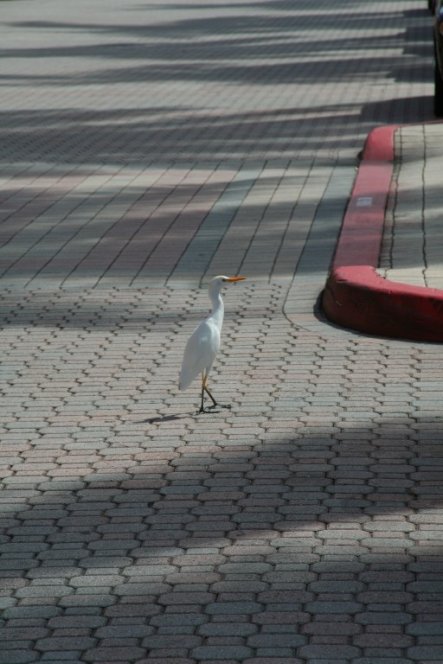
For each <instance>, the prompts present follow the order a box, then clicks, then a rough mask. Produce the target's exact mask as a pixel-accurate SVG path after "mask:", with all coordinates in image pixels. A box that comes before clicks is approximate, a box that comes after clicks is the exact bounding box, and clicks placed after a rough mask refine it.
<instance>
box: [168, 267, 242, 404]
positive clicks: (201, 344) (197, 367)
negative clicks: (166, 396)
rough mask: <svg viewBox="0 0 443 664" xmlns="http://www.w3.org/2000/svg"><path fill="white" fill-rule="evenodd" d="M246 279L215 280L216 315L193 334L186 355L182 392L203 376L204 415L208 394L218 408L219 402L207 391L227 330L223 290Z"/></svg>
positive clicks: (211, 293)
mask: <svg viewBox="0 0 443 664" xmlns="http://www.w3.org/2000/svg"><path fill="white" fill-rule="evenodd" d="M242 279H244V277H239V276H236V277H225V276H224V275H220V276H217V277H214V278H213V279H212V280H211V282H210V284H209V289H208V292H209V298H210V300H211V303H212V311H211V313H210V314H209V316H207V318H205V319H204V320H203V321H202V322H201V323H200V324H199V325H197V327H196V328H195V330H194V331H193V333H192V334H191V336H190V337H189V339H188V342H187V344H186V347H185V351H184V353H183V362H182V367H181V371H180V378H179V389H180V390H186V388H187V387H189V385H190V384H191V383H192V381H193V380H194V378H196V377H197V376H198V375H201V376H202V392H201V407H200V411H199V412H204V408H203V398H204V392H205V391H206V392H207V394H209V396H210V398H211V399H212V401H213V402H214V405H216V402H215V399H214V398H213V397H212V395H211V393H210V392H209V390H208V389H207V387H206V381H207V377H208V374H209V372H210V370H211V367H212V365H213V363H214V360H215V357H216V355H217V352H218V351H219V349H220V336H221V329H222V326H223V316H224V307H223V299H222V297H221V295H220V290H221V287H222V286H223V284H224V283H225V282H234V281H240V280H242Z"/></svg>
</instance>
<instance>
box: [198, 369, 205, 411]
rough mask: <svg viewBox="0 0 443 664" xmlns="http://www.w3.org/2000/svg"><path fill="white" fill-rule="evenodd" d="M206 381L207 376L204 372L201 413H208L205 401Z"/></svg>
mask: <svg viewBox="0 0 443 664" xmlns="http://www.w3.org/2000/svg"><path fill="white" fill-rule="evenodd" d="M205 382H206V377H205V374H204V373H202V389H201V401H200V410H199V411H198V412H199V413H206V410H205V406H204V402H205Z"/></svg>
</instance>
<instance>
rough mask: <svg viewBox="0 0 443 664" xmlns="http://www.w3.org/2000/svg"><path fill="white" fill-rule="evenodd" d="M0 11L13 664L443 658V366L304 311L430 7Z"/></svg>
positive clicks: (5, 476)
mask: <svg viewBox="0 0 443 664" xmlns="http://www.w3.org/2000/svg"><path fill="white" fill-rule="evenodd" d="M1 4H2V21H3V23H2V31H1V37H2V48H1V50H2V53H1V54H2V56H4V58H5V60H4V61H5V63H6V66H5V69H4V73H3V74H2V76H3V79H2V82H3V88H2V89H3V93H2V96H1V98H0V106H1V113H2V123H1V126H0V133H1V138H2V153H1V167H2V178H3V179H2V183H1V190H0V194H1V197H2V200H1V203H2V205H1V210H0V214H1V215H2V225H1V227H0V233H1V239H2V247H1V248H0V266H1V271H2V290H1V292H0V307H1V317H2V322H3V325H2V331H1V333H0V345H1V350H2V356H3V360H4V361H3V366H2V383H1V390H2V392H1V399H2V421H1V428H0V436H1V459H0V462H1V469H2V473H1V492H0V502H1V512H0V528H1V532H0V553H1V558H0V569H1V584H0V607H1V609H2V614H1V618H0V638H1V641H2V643H1V646H2V647H1V648H0V664H27V663H28V662H30V663H31V662H51V663H52V664H79V663H82V664H83V663H89V662H93V663H94V662H101V663H102V664H103V663H108V664H111V663H112V664H148V662H149V664H196V663H198V662H204V663H205V664H215V663H217V664H237V663H238V662H242V663H246V664H307V663H309V664H329V663H332V664H347V663H348V662H349V663H355V664H408V663H416V662H420V663H423V664H426V663H427V662H441V660H442V649H443V643H442V640H443V636H442V634H443V624H442V620H441V609H442V601H443V596H442V587H443V564H442V558H441V523H442V520H443V512H442V509H441V484H442V461H441V459H442V446H441V426H440V403H441V392H442V387H443V384H442V377H441V376H442V372H441V358H440V351H439V348H438V347H436V346H432V345H419V344H409V343H395V342H388V341H384V340H377V339H367V338H364V337H360V336H357V335H353V334H351V333H347V332H345V331H341V330H335V329H333V328H332V327H330V326H327V325H325V324H324V322H322V321H321V320H319V319H317V318H315V316H314V314H313V309H314V305H315V299H316V297H317V295H318V293H319V290H320V288H321V287H322V285H323V283H324V277H325V274H326V272H327V269H328V265H329V261H330V258H331V255H332V253H333V249H334V245H335V239H336V236H337V232H338V229H339V226H340V221H341V218H342V213H343V209H344V206H345V205H346V200H347V195H348V193H349V190H350V187H351V185H352V181H353V176H354V169H355V164H356V161H355V155H356V152H357V150H358V149H360V148H361V144H362V140H363V139H364V137H365V135H366V133H367V131H368V130H369V129H370V128H371V127H372V126H374V124H376V123H377V122H380V121H384V122H388V121H394V120H395V121H401V120H407V119H410V120H415V121H418V120H420V119H424V117H425V116H426V113H427V112H428V111H427V109H429V112H430V107H431V103H430V98H429V95H430V91H431V89H432V86H431V84H430V77H431V76H432V70H431V69H430V63H431V46H430V45H429V40H428V22H429V17H428V15H427V14H426V9H425V7H423V6H422V4H423V3H421V2H418V0H404V1H403V0H402V1H401V2H399V1H398V0H397V1H396V2H383V3H380V2H376V1H374V2H369V3H364V5H362V6H361V7H360V6H359V7H356V3H350V2H349V1H347V0H336V2H334V3H331V2H320V3H318V4H316V5H315V7H314V8H313V4H312V2H309V3H308V2H304V1H302V0H300V1H299V2H297V3H291V2H286V1H281V0H274V1H273V2H268V1H265V2H262V3H260V4H259V5H258V4H257V3H255V2H254V3H253V2H251V1H245V2H242V3H238V2H224V3H216V2H210V3H200V4H192V3H189V2H180V1H179V2H175V3H172V2H169V1H165V2H161V3H138V4H135V3H134V4H133V3H124V4H123V5H122V3H118V2H114V1H110V0H108V1H107V2H103V1H102V0H98V1H97V2H95V3H90V2H88V3H86V2H83V0H81V1H79V2H78V3H66V2H53V1H52V0H42V2H39V3H32V2H28V1H27V0H23V1H22V0H20V1H19V0H17V2H8V3H6V2H5V3H1ZM332 4H333V6H332ZM350 7H351V8H352V11H349V10H350ZM321 21H323V22H324V24H325V27H327V28H329V30H328V29H326V30H325V31H324V35H326V38H325V41H322V40H319V39H318V31H319V22H320V23H321ZM417 54H418V55H417ZM325 58H326V62H325ZM426 95H428V97H426ZM405 98H407V99H408V103H405ZM237 271H242V272H244V273H245V274H246V275H247V277H248V279H247V281H245V282H242V283H241V284H238V285H237V286H235V287H234V286H233V287H231V288H230V289H227V290H226V321H225V326H224V332H223V347H222V352H221V354H220V358H219V359H218V362H217V365H216V367H215V370H214V373H213V375H212V386H213V389H214V393H215V394H216V395H217V396H218V397H219V398H220V400H221V401H225V402H231V403H232V410H231V411H227V410H221V411H220V412H214V413H213V414H212V415H211V416H203V417H197V416H196V415H195V411H196V409H197V407H198V389H197V388H191V389H190V390H189V391H187V392H184V393H179V392H178V390H177V374H178V367H179V365H180V361H181V353H182V349H183V347H184V344H185V340H186V338H187V335H188V333H189V332H190V330H191V329H192V327H193V326H194V325H195V323H196V321H197V320H199V319H200V318H201V316H202V315H203V313H204V312H206V310H207V307H208V301H207V296H206V292H205V290H204V289H201V288H199V286H200V285H201V282H204V281H205V280H206V279H207V277H208V276H209V275H212V274H214V273H217V272H237Z"/></svg>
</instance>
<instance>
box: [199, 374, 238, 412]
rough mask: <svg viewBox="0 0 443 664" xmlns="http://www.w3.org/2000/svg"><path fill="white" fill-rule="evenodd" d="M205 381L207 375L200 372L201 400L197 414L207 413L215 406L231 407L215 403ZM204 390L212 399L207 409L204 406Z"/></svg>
mask: <svg viewBox="0 0 443 664" xmlns="http://www.w3.org/2000/svg"><path fill="white" fill-rule="evenodd" d="M207 381H208V375H207V374H205V373H202V389H201V402H200V410H199V411H198V414H200V413H209V412H210V411H211V410H212V409H213V408H217V406H220V408H230V407H231V406H230V405H224V404H220V403H217V401H216V400H215V399H214V397H213V396H212V394H211V392H210V391H209V389H208V386H207ZM205 392H206V394H207V395H208V397H209V398H210V399H211V401H212V405H211V406H208V408H207V409H206V408H205V406H204V401H205Z"/></svg>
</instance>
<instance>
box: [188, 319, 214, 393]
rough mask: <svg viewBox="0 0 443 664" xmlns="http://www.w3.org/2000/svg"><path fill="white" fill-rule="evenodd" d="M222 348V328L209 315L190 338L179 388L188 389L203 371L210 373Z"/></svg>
mask: <svg viewBox="0 0 443 664" xmlns="http://www.w3.org/2000/svg"><path fill="white" fill-rule="evenodd" d="M219 348H220V330H219V328H218V326H217V325H216V323H215V322H214V321H213V320H212V317H211V316H208V318H206V319H205V320H204V321H202V322H201V323H200V325H198V326H197V327H196V328H195V330H194V332H193V333H192V334H191V336H190V337H189V339H188V343H187V344H186V348H185V352H184V354H183V363H182V368H181V371H180V381H179V389H180V390H186V388H188V387H189V385H190V384H191V383H192V381H193V380H194V378H196V377H197V376H199V375H200V374H201V373H202V372H205V373H206V374H208V373H209V371H210V370H211V367H212V365H213V363H214V360H215V356H216V355H217V352H218V350H219Z"/></svg>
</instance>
